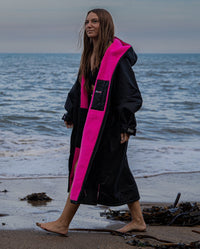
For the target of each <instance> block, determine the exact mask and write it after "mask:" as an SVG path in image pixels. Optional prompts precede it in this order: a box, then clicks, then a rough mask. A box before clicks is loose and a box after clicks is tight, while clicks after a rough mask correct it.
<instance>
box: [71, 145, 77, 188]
mask: <svg viewBox="0 0 200 249" xmlns="http://www.w3.org/2000/svg"><path fill="white" fill-rule="evenodd" d="M79 153H80V148H78V147H76V148H75V152H74V159H73V163H72V169H71V173H70V176H69V188H71V186H72V182H73V179H74V168H75V165H76V162H77V160H78V157H79Z"/></svg>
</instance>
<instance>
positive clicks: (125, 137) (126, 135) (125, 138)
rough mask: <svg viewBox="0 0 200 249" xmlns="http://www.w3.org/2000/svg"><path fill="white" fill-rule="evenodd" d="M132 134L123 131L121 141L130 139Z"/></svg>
mask: <svg viewBox="0 0 200 249" xmlns="http://www.w3.org/2000/svg"><path fill="white" fill-rule="evenodd" d="M129 137H130V135H129V134H127V133H121V141H120V143H121V144H123V143H125V142H127V141H128V140H129Z"/></svg>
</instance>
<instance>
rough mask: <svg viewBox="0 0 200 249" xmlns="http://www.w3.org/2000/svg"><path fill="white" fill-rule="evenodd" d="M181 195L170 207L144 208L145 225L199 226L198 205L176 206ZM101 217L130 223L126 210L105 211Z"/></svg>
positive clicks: (128, 213) (129, 215) (199, 213)
mask: <svg viewBox="0 0 200 249" xmlns="http://www.w3.org/2000/svg"><path fill="white" fill-rule="evenodd" d="M180 196H181V194H180V193H178V195H177V197H176V200H175V202H174V203H173V205H170V206H164V207H162V206H152V207H151V208H144V209H143V211H142V213H143V217H144V220H145V222H146V223H147V224H151V225H168V226H171V225H178V226H195V225H200V207H199V204H198V203H191V202H183V203H180V204H179V205H177V204H178V201H179V199H180ZM100 216H101V217H106V218H107V219H112V220H120V221H131V214H130V212H129V211H128V210H112V209H107V210H105V211H104V212H102V213H100Z"/></svg>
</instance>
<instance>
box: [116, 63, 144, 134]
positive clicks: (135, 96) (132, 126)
mask: <svg viewBox="0 0 200 249" xmlns="http://www.w3.org/2000/svg"><path fill="white" fill-rule="evenodd" d="M115 79H116V82H117V83H116V85H115V94H116V96H115V101H116V105H117V106H116V108H117V111H118V114H119V119H120V128H121V132H122V133H124V132H126V133H128V134H131V135H135V134H136V119H135V113H136V112H137V111H138V110H139V109H140V107H141V106H142V96H141V93H140V90H139V88H138V85H137V82H136V78H135V74H134V72H133V70H132V67H131V63H130V61H129V59H128V58H123V59H122V60H121V61H120V62H119V64H118V67H117V70H116V78H115Z"/></svg>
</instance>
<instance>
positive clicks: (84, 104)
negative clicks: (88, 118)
mask: <svg viewBox="0 0 200 249" xmlns="http://www.w3.org/2000/svg"><path fill="white" fill-rule="evenodd" d="M84 83H85V79H84V77H82V80H81V108H88V93H87V90H86V88H85V86H84Z"/></svg>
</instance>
